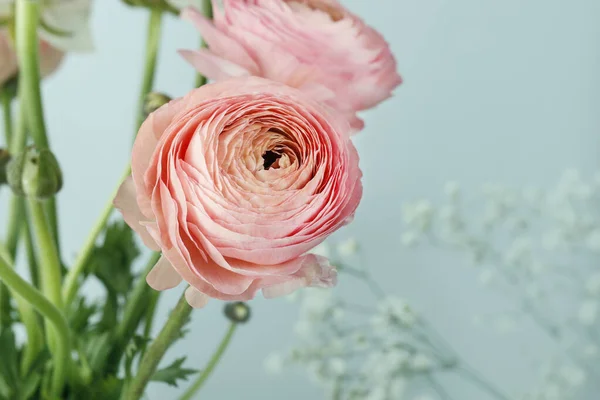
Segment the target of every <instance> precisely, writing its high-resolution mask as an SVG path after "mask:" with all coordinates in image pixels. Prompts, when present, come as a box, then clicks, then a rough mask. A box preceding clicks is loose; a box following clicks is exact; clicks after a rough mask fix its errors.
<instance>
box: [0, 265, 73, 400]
mask: <svg viewBox="0 0 600 400" xmlns="http://www.w3.org/2000/svg"><path fill="white" fill-rule="evenodd" d="M0 280H2V281H3V282H4V283H6V284H7V285H8V286H9V287H10V288H11V290H13V291H14V292H15V293H17V294H18V296H20V297H21V298H23V299H24V300H25V301H27V302H28V303H29V304H31V305H32V306H33V307H34V308H35V309H36V310H38V312H39V313H40V314H42V315H43V316H44V318H46V320H47V321H49V322H50V323H51V324H52V326H53V328H54V330H55V331H56V332H57V335H56V338H57V340H56V346H55V354H54V357H53V359H52V360H53V363H54V375H53V377H52V389H51V390H52V398H53V399H61V398H63V396H62V390H63V387H64V385H65V380H66V378H67V371H68V364H69V327H68V325H67V320H66V319H65V317H64V315H63V314H62V313H61V312H60V311H59V310H58V309H57V308H56V307H55V306H54V305H53V304H52V303H50V302H49V301H48V299H46V298H45V297H44V295H42V294H41V293H40V292H39V291H38V290H37V289H36V288H34V287H33V286H31V285H30V284H29V283H27V281H25V280H24V279H23V278H21V277H20V276H19V274H17V273H16V272H15V271H14V269H13V267H12V265H11V264H9V262H8V261H7V260H5V259H4V257H1V256H0Z"/></svg>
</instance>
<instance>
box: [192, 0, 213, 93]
mask: <svg viewBox="0 0 600 400" xmlns="http://www.w3.org/2000/svg"><path fill="white" fill-rule="evenodd" d="M202 14H204V16H205V17H206V18H209V19H212V17H213V9H212V1H211V0H203V1H202ZM206 47H207V44H206V41H205V40H204V38H202V39H201V40H200V48H202V49H205V48H206ZM206 82H207V79H206V77H205V76H204V75H202V74H200V73H198V74H197V75H196V87H200V86H204V85H206Z"/></svg>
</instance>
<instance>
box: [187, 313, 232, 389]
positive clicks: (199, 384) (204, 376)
mask: <svg viewBox="0 0 600 400" xmlns="http://www.w3.org/2000/svg"><path fill="white" fill-rule="evenodd" d="M237 325H238V324H236V323H235V322H232V323H231V325H229V329H228V330H227V333H226V334H225V336H224V337H223V340H221V344H219V347H218V348H217V350H216V351H215V353H214V354H213V356H212V357H211V358H210V361H209V362H208V365H207V366H206V368H205V369H204V370H203V371H202V374H200V376H199V377H198V379H197V380H196V381H195V382H194V383H193V384H192V386H190V388H189V389H188V390H187V391H186V392H185V393H184V394H183V396H181V397H180V398H179V400H191V398H192V396H194V394H196V393H197V392H198V391H199V390H200V389H201V388H202V385H204V382H206V380H207V379H208V377H209V376H210V374H211V373H212V372H213V370H214V369H215V367H216V366H217V364H218V363H219V361H220V360H221V357H222V356H223V353H224V352H225V350H226V349H227V346H229V343H230V342H231V338H232V337H233V334H234V333H235V329H236V328H237Z"/></svg>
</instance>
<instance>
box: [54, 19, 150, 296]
mask: <svg viewBox="0 0 600 400" xmlns="http://www.w3.org/2000/svg"><path fill="white" fill-rule="evenodd" d="M161 26H162V10H160V9H152V10H151V11H150V20H149V21H148V36H147V41H146V62H145V67H144V77H143V80H142V88H141V92H140V98H139V100H138V101H139V104H138V113H137V116H138V118H139V119H138V121H137V126H136V129H137V128H139V127H140V126H141V125H142V122H144V121H143V117H142V116H143V109H144V102H145V101H146V97H147V96H148V93H150V91H151V90H152V87H153V85H154V78H155V75H156V61H157V56H158V46H159V43H160V35H161ZM136 134H137V132H136ZM129 174H131V166H130V165H127V168H126V169H125V173H124V174H123V178H122V179H121V181H120V182H119V186H120V185H121V182H122V181H123V180H124V179H125V178H127V177H128V176H129ZM117 190H118V187H117V189H115V191H114V192H113V194H112V195H111V197H110V199H109V201H108V202H107V203H106V205H105V206H104V209H103V210H102V213H101V214H100V217H99V218H98V220H97V221H96V224H95V225H94V227H93V228H92V231H91V232H90V234H89V236H88V238H87V239H86V241H85V244H84V245H83V248H82V249H81V251H80V252H79V255H78V257H77V259H76V260H75V263H74V264H73V267H71V269H70V270H69V272H68V273H67V276H66V277H65V285H64V289H63V298H64V300H65V304H67V305H68V304H70V303H71V302H72V301H73V298H74V297H75V294H76V293H77V288H78V286H79V277H80V276H81V274H83V271H84V270H85V267H86V264H87V262H88V260H89V257H90V256H91V254H92V251H93V250H94V247H95V245H96V240H97V239H98V236H99V235H100V232H102V230H103V229H104V226H105V225H106V223H107V221H108V218H109V217H110V215H111V214H112V211H113V209H114V207H113V200H114V198H115V196H116V194H117Z"/></svg>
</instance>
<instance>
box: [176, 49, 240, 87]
mask: <svg viewBox="0 0 600 400" xmlns="http://www.w3.org/2000/svg"><path fill="white" fill-rule="evenodd" d="M179 54H180V55H181V56H182V57H183V58H185V59H186V61H187V62H189V63H190V64H192V66H193V67H194V68H195V69H196V71H198V72H200V73H201V74H202V75H204V76H205V77H207V78H208V79H211V80H215V81H220V80H223V79H227V78H233V77H238V76H246V75H251V74H250V72H249V71H248V70H247V69H245V68H243V67H241V66H239V65H237V64H234V63H232V62H231V61H228V60H226V59H224V58H220V57H218V56H216V55H215V54H213V53H211V52H210V51H208V50H206V49H199V50H193V51H192V50H179Z"/></svg>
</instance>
